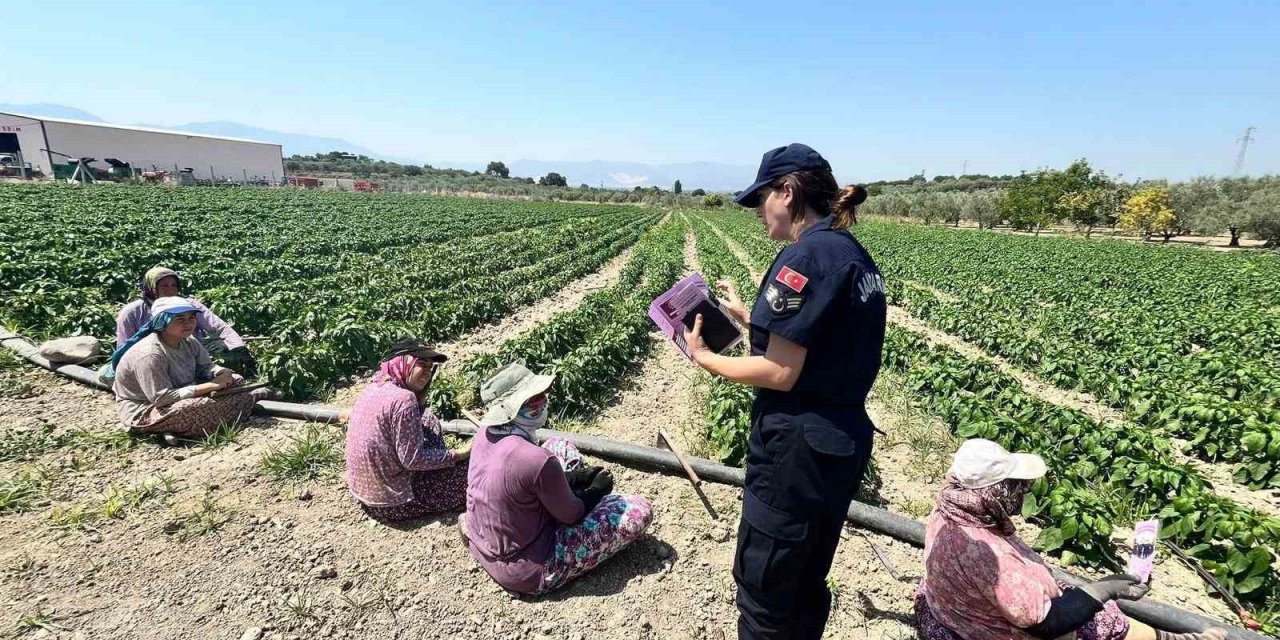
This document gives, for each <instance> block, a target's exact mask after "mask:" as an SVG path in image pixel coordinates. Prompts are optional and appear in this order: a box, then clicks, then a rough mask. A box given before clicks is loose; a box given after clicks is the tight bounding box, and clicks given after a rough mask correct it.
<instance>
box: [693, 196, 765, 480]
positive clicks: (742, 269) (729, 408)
mask: <svg viewBox="0 0 1280 640" xmlns="http://www.w3.org/2000/svg"><path fill="white" fill-rule="evenodd" d="M692 224H693V229H694V232H695V233H696V234H697V241H696V242H697V248H698V262H699V263H700V264H701V267H702V273H703V275H705V276H706V277H707V279H708V280H709V281H711V282H713V283H714V282H716V281H719V280H730V281H732V282H733V283H734V285H735V286H736V287H737V289H738V294H739V295H740V296H741V297H742V302H743V304H745V305H747V308H748V309H749V308H750V307H751V305H752V304H754V303H755V299H756V288H757V287H756V283H754V282H752V281H751V275H750V273H749V272H748V271H747V267H746V265H744V264H742V261H741V260H739V259H738V257H737V256H736V255H734V253H733V251H732V250H730V249H729V245H727V244H725V242H724V240H722V239H721V238H720V236H719V235H717V234H716V233H715V231H714V230H713V229H712V227H711V225H710V224H708V223H707V221H706V220H705V219H704V218H703V217H702V216H701V215H698V214H692ZM706 383H707V403H706V409H705V420H706V427H707V434H706V435H707V440H708V441H709V442H710V444H711V446H712V447H714V450H715V452H716V456H717V457H718V458H719V459H720V460H721V461H722V462H724V463H725V464H732V465H741V464H742V462H743V460H744V459H745V458H746V455H747V437H748V435H749V433H750V431H751V403H752V401H753V400H754V399H755V393H754V392H753V391H752V389H751V387H748V386H746V385H741V384H734V383H732V382H729V381H727V380H725V379H724V378H721V377H719V376H707V379H706Z"/></svg>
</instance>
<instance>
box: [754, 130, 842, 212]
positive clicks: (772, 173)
mask: <svg viewBox="0 0 1280 640" xmlns="http://www.w3.org/2000/svg"><path fill="white" fill-rule="evenodd" d="M814 169H826V170H827V171H830V170H831V163H830V162H827V160H826V158H823V157H822V154H820V153H818V152H817V151H814V150H813V148H812V147H810V146H809V145H807V144H800V143H799V142H793V143H791V144H789V145H787V146H785V147H778V148H777V149H770V150H769V151H766V152H765V154H764V157H763V158H760V169H759V170H758V171H756V181H755V182H754V183H753V184H752V185H751V186H749V187H747V188H746V189H743V190H742V191H739V192H738V196H737V197H736V198H734V199H733V201H734V202H736V203H738V204H740V205H742V206H744V207H748V208H751V209H754V208H756V207H758V206H760V197H759V196H758V195H757V193H756V192H758V191H760V187H763V186H765V185H767V184H769V183H770V182H773V181H774V180H775V179H776V178H779V177H781V176H785V175H787V174H788V173H795V172H796V171H811V170H814Z"/></svg>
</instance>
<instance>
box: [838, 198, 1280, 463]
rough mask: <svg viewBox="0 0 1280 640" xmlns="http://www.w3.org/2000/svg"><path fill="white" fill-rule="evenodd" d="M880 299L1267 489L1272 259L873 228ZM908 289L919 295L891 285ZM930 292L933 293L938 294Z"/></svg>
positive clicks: (1274, 370)
mask: <svg viewBox="0 0 1280 640" xmlns="http://www.w3.org/2000/svg"><path fill="white" fill-rule="evenodd" d="M859 234H860V236H861V237H863V238H864V240H865V241H866V242H867V244H868V245H869V246H871V247H872V248H873V251H874V252H875V253H876V255H877V257H878V258H879V259H880V260H881V262H882V268H883V269H884V270H885V272H886V275H887V278H886V279H887V280H888V281H889V282H891V283H896V284H897V285H898V286H891V290H890V292H889V295H890V298H891V302H893V303H894V304H900V305H902V306H904V307H906V308H907V309H908V310H909V311H910V312H911V313H912V314H913V315H915V316H917V317H920V318H921V319H924V320H926V321H927V322H928V323H929V324H931V325H933V326H935V327H937V328H938V329H941V330H943V331H946V332H948V333H953V334H955V335H958V336H960V337H962V338H964V339H966V340H968V341H970V342H973V343H975V344H977V345H978V346H980V347H982V348H983V349H984V350H986V351H988V352H990V353H994V354H998V355H1001V356H1003V357H1005V358H1007V359H1008V360H1010V361H1012V362H1015V363H1017V364H1018V365H1020V366H1022V367H1024V368H1026V369H1028V370H1030V371H1033V372H1035V373H1036V374H1037V375H1038V376H1040V377H1041V378H1043V379H1045V380H1047V381H1049V382H1051V383H1053V384H1055V385H1058V386H1060V387H1064V388H1068V389H1075V390H1083V391H1087V392H1089V393H1091V394H1092V395H1094V396H1095V397H1097V398H1098V399H1099V400H1101V401H1102V402H1105V403H1107V404H1108V405H1110V406H1112V407H1115V408H1117V409H1120V410H1122V411H1123V412H1124V413H1125V414H1126V416H1127V417H1128V418H1129V419H1131V420H1133V421H1134V422H1135V423H1137V424H1138V425H1140V426H1143V427H1147V428H1151V429H1155V430H1158V431H1160V432H1161V433H1164V434H1167V435H1169V436H1173V437H1177V438H1180V439H1183V440H1186V441H1188V443H1189V444H1188V446H1189V448H1190V452H1191V453H1193V454H1195V455H1196V456H1198V457H1200V458H1202V459H1204V460H1207V461H1218V460H1225V461H1228V462H1234V463H1239V464H1238V465H1237V466H1236V479H1237V480H1238V481H1239V482H1241V483H1244V484H1247V485H1249V486H1250V487H1253V488H1263V487H1272V488H1275V487H1280V260H1276V259H1275V257H1274V256H1270V255H1262V254H1254V255H1245V254H1218V253H1210V252H1205V251H1202V250H1194V249H1181V250H1179V249H1172V248H1153V247H1142V246H1134V245H1129V244H1126V243H1115V242H1084V241H1080V240H1070V239H1048V238H1042V239H1032V238H1022V237H1016V236H1009V235H1004V234H991V233H973V232H964V231H960V232H956V231H952V230H942V229H922V228H918V227H913V226H902V225H888V224H883V223H872V224H867V225H864V227H861V228H860V229H859ZM904 282H914V283H918V284H920V285H923V287H903V286H901V285H902V284H903V283H904ZM938 292H941V295H939V293H938Z"/></svg>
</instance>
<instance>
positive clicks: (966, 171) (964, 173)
mask: <svg viewBox="0 0 1280 640" xmlns="http://www.w3.org/2000/svg"><path fill="white" fill-rule="evenodd" d="M960 175H962V176H967V175H969V161H968V160H965V161H964V168H963V169H961V170H960Z"/></svg>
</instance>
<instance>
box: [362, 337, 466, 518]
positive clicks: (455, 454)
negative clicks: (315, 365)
mask: <svg viewBox="0 0 1280 640" xmlns="http://www.w3.org/2000/svg"><path fill="white" fill-rule="evenodd" d="M445 360H448V358H447V357H445V356H444V355H442V354H440V353H438V352H437V351H436V350H435V349H433V348H431V346H430V345H427V344H425V343H423V342H421V341H418V340H402V341H400V342H398V343H396V345H395V347H393V350H392V353H391V356H390V357H389V358H388V359H387V360H386V361H384V362H383V363H382V365H381V366H380V367H379V370H378V374H377V375H376V376H374V379H373V382H371V383H369V386H367V387H365V389H364V391H363V392H362V393H361V394H360V397H359V398H358V399H356V404H355V407H354V408H353V409H352V410H351V418H350V425H349V426H348V427H347V488H348V489H350V490H351V495H353V496H355V498H356V500H357V501H359V503H360V506H361V507H363V508H364V511H365V513H367V514H369V516H370V517H372V518H373V519H375V520H379V521H382V522H398V521H402V520H413V519H416V518H421V517H424V516H427V515H430V514H433V513H442V512H447V511H461V510H462V507H463V506H464V505H465V504H466V500H467V457H468V453H469V449H468V448H466V447H463V448H459V449H454V450H449V449H448V448H446V447H445V444H444V437H443V436H442V435H441V432H440V419H439V418H437V417H436V415H435V414H434V413H432V412H431V409H429V408H425V409H424V408H423V406H422V402H423V400H424V399H425V398H426V393H427V388H428V387H429V386H430V385H431V379H432V378H433V377H435V370H436V367H437V366H438V365H439V364H440V363H441V362H444V361H445Z"/></svg>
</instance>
